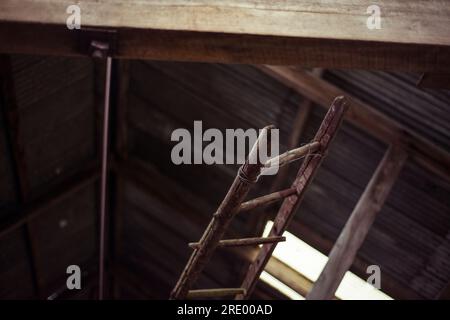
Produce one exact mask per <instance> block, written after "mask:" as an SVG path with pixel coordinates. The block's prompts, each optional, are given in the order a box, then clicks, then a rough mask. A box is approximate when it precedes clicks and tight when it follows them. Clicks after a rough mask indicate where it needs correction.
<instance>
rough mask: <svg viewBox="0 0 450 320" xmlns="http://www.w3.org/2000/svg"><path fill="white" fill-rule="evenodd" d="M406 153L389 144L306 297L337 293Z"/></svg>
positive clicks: (310, 298) (329, 295)
mask: <svg viewBox="0 0 450 320" xmlns="http://www.w3.org/2000/svg"><path fill="white" fill-rule="evenodd" d="M406 159H407V154H406V153H405V151H404V149H402V148H401V147H392V146H391V147H390V148H389V149H388V150H387V151H386V153H385V155H384V157H383V159H382V160H381V162H380V164H379V165H378V167H377V169H376V171H375V173H374V174H373V176H372V178H371V179H370V181H369V184H368V185H367V187H366V189H365V190H364V193H363V194H362V196H361V198H360V199H359V201H358V203H357V204H356V206H355V209H354V210H353V212H352V214H351V216H350V218H349V219H348V221H347V223H346V224H345V227H344V229H343V230H342V232H341V234H340V235H339V238H338V239H337V240H336V243H335V245H334V247H333V249H332V250H331V253H330V254H329V256H328V262H327V264H326V265H325V267H324V269H323V271H322V273H321V274H320V276H319V279H318V280H317V281H316V282H315V284H314V287H313V288H312V290H311V291H310V292H309V294H308V295H307V296H306V298H307V299H309V300H323V299H331V298H332V297H333V296H334V293H335V292H336V289H337V288H338V286H339V284H340V282H341V280H342V278H343V277H344V275H345V272H347V271H348V269H349V268H350V266H351V265H352V263H353V260H354V259H355V257H356V254H357V252H358V250H359V248H360V247H361V245H362V243H363V242H364V239H365V237H366V235H367V233H368V232H369V229H370V227H371V226H372V223H373V221H374V220H375V217H376V215H377V213H378V212H380V211H381V208H382V207H383V204H384V202H385V201H386V199H387V197H388V196H389V193H390V191H391V188H392V187H393V185H394V183H395V181H396V180H397V177H398V175H399V173H400V171H401V169H402V167H403V164H404V163H405V162H406Z"/></svg>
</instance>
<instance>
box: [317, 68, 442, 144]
mask: <svg viewBox="0 0 450 320" xmlns="http://www.w3.org/2000/svg"><path fill="white" fill-rule="evenodd" d="M324 77H325V79H327V80H329V81H330V82H332V83H334V84H335V85H337V86H338V87H341V88H342V89H344V90H346V91H348V92H350V93H351V94H353V95H354V96H355V97H358V98H359V99H361V100H362V101H364V102H366V103H368V104H369V105H371V106H373V107H374V108H375V109H377V110H380V111H381V112H383V113H385V114H386V115H388V116H389V117H391V118H392V119H395V120H396V121H398V122H399V123H401V124H403V125H404V126H406V127H407V128H409V129H411V130H412V131H414V132H416V133H418V134H420V135H422V136H423V137H426V138H428V139H429V140H430V141H432V142H434V143H436V144H438V145H440V146H442V147H443V148H445V149H447V150H450V112H449V108H450V92H449V91H444V90H441V91H437V90H421V89H418V88H417V87H416V85H415V83H416V81H417V76H416V75H413V74H403V73H387V72H371V71H362V70H359V71H355V70H352V71H341V70H331V71H327V72H326V73H325V75H324Z"/></svg>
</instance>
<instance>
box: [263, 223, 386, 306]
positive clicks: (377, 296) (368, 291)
mask: <svg viewBox="0 0 450 320" xmlns="http://www.w3.org/2000/svg"><path fill="white" fill-rule="evenodd" d="M272 225H273V222H272V221H268V222H267V224H266V227H265V229H264V233H263V236H264V237H266V236H268V235H269V232H270V230H271V228H272ZM283 236H285V237H286V241H285V242H280V243H279V244H278V245H277V247H276V248H275V251H274V252H273V256H274V257H275V258H277V259H279V260H280V261H282V262H284V263H285V264H287V265H288V266H290V267H291V268H293V269H295V270H297V271H298V272H299V273H301V274H302V275H304V276H305V277H306V278H308V279H309V280H311V281H313V282H315V281H316V280H317V279H318V278H319V275H320V273H321V272H322V270H323V268H324V267H325V264H326V263H327V261H328V257H327V256H326V255H324V254H322V253H321V252H320V251H318V250H316V249H314V248H313V247H311V246H310V245H308V244H307V243H305V242H304V241H302V240H300V239H299V238H297V237H296V236H294V235H293V234H292V233H290V232H287V231H285V232H284V233H283ZM368 276H369V275H368ZM291 290H292V289H291ZM336 297H338V298H339V299H342V300H392V298H391V297H389V296H388V295H386V294H385V293H384V292H382V291H380V290H378V289H377V288H375V287H374V286H372V285H370V284H369V283H367V282H366V281H364V280H363V279H361V278H359V277H358V276H356V275H355V274H354V273H352V272H350V271H347V272H346V273H345V276H344V278H343V279H342V282H341V284H340V285H339V288H338V289H337V290H336Z"/></svg>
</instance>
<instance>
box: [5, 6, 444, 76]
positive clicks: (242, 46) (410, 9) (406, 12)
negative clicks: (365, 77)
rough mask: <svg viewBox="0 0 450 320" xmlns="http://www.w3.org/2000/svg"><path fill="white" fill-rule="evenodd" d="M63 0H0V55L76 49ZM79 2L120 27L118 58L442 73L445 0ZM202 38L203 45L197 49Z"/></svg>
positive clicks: (97, 19) (93, 20)
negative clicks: (377, 24)
mask: <svg viewBox="0 0 450 320" xmlns="http://www.w3.org/2000/svg"><path fill="white" fill-rule="evenodd" d="M72 4H73V3H72V2H71V1H69V0H64V1H57V0H41V1H32V0H26V1H25V2H24V3H22V5H21V6H18V5H17V3H16V2H15V1H14V0H5V1H2V2H1V3H0V21H2V22H1V23H0V38H2V39H4V40H3V41H1V42H0V51H3V52H22V53H24V52H28V53H31V52H33V53H41V54H68V55H80V52H78V51H77V49H76V48H77V42H78V32H77V31H72V30H68V29H67V27H66V19H67V17H68V14H66V8H67V7H68V6H69V5H72ZM377 4H378V5H379V7H380V9H381V18H382V26H381V29H376V30H370V29H369V28H367V25H366V22H367V19H368V18H369V16H370V14H369V13H367V8H368V6H369V5H371V3H369V2H364V3H358V4H355V3H354V2H351V1H347V0H341V1H336V2H334V3H333V4H328V5H326V6H324V5H323V4H322V3H321V2H320V1H308V2H298V1H287V2H283V3H279V2H271V1H257V2H254V1H252V2H249V1H243V0H240V1H239V0H234V1H220V2H219V1H208V0H203V1H197V2H196V3H190V2H185V1H180V0H172V1H166V2H164V3H161V2H159V1H152V0H147V1H137V0H132V1H125V0H117V1H100V2H99V1H94V0H90V1H84V2H83V3H82V4H80V9H81V17H82V18H81V20H82V21H81V23H82V26H83V27H103V28H104V27H107V28H112V29H118V32H119V33H118V39H119V42H118V43H119V50H118V53H117V56H118V57H129V58H132V57H133V58H149V59H161V60H191V61H192V60H196V61H209V62H233V63H236V62H238V63H266V64H298V65H305V66H316V67H321V66H322V67H339V68H345V67H347V68H366V69H398V70H420V71H442V70H449V68H450V67H449V65H448V59H449V57H450V47H449V46H450V37H449V35H448V32H447V29H446V26H447V25H448V23H449V21H450V18H449V17H450V14H449V9H448V6H446V4H445V2H444V3H442V2H439V1H437V0H433V1H432V2H431V3H430V2H427V3H424V2H422V1H419V0H415V1H409V2H408V3H407V4H406V3H405V2H402V1H387V0H385V1H382V2H381V3H380V2H378V3H377ZM205 44H207V45H205Z"/></svg>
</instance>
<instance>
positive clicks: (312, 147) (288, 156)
mask: <svg viewBox="0 0 450 320" xmlns="http://www.w3.org/2000/svg"><path fill="white" fill-rule="evenodd" d="M319 148H320V143H319V142H317V141H314V142H311V143H308V144H306V145H304V146H301V147H299V148H296V149H292V150H289V151H286V152H285V153H282V154H280V155H278V156H276V157H273V158H272V159H269V160H267V161H266V163H265V164H264V167H266V168H270V167H272V166H274V165H275V164H276V163H277V161H278V166H279V167H281V166H284V165H286V164H288V163H289V162H292V161H295V160H297V159H300V158H301V157H303V156H304V155H306V154H308V153H311V152H316V151H317V150H319Z"/></svg>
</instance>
